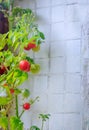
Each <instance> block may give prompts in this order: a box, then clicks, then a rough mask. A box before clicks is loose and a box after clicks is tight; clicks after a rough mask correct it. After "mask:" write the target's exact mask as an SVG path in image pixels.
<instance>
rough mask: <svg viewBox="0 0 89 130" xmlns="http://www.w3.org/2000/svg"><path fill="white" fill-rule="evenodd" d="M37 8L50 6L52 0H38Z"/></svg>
mask: <svg viewBox="0 0 89 130" xmlns="http://www.w3.org/2000/svg"><path fill="white" fill-rule="evenodd" d="M36 5H37V8H41V7H48V6H50V0H45V1H44V2H43V1H42V0H36Z"/></svg>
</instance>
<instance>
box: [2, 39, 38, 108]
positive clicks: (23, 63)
mask: <svg viewBox="0 0 89 130" xmlns="http://www.w3.org/2000/svg"><path fill="white" fill-rule="evenodd" d="M31 49H32V50H33V51H35V52H37V51H39V50H40V46H39V45H38V46H37V45H36V43H35V41H34V40H33V41H32V42H29V43H28V45H27V46H25V47H24V50H26V51H29V50H31ZM36 67H37V66H36ZM8 69H9V68H8V67H5V66H4V65H1V67H0V75H2V74H5V73H7V70H8ZM19 69H20V70H21V71H24V72H29V71H30V69H31V64H30V63H29V61H28V60H26V59H25V60H21V61H20V62H19ZM6 86H8V84H4V87H6ZM9 90H10V94H12V95H13V94H14V93H15V89H14V88H10V89H9ZM30 107H31V104H30V103H29V102H25V103H24V104H23V109H24V110H29V109H30Z"/></svg>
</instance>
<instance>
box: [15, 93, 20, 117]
mask: <svg viewBox="0 0 89 130" xmlns="http://www.w3.org/2000/svg"><path fill="white" fill-rule="evenodd" d="M15 101H16V116H17V117H19V112H18V96H17V95H16V96H15Z"/></svg>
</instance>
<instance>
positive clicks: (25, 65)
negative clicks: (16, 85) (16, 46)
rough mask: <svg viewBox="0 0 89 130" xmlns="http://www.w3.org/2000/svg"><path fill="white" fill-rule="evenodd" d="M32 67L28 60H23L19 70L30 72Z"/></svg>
mask: <svg viewBox="0 0 89 130" xmlns="http://www.w3.org/2000/svg"><path fill="white" fill-rule="evenodd" d="M30 67H31V65H30V63H29V62H28V61H27V60H22V61H20V63H19V68H20V70H22V71H25V72H29V71H30Z"/></svg>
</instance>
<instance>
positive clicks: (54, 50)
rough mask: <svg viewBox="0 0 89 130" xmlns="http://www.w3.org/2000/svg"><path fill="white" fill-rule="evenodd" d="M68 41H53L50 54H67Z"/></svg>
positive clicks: (54, 55) (52, 55)
mask: <svg viewBox="0 0 89 130" xmlns="http://www.w3.org/2000/svg"><path fill="white" fill-rule="evenodd" d="M65 45H66V42H65V41H55V42H51V45H50V56H51V57H58V56H60V57H61V56H65V54H66V47H65Z"/></svg>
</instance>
